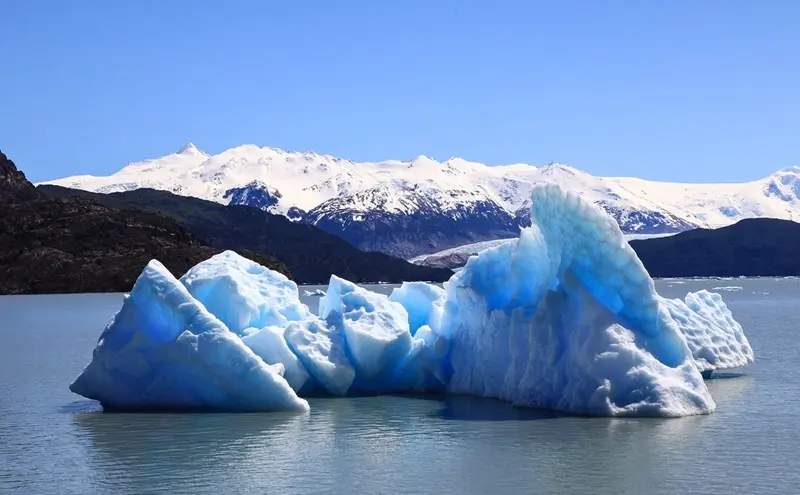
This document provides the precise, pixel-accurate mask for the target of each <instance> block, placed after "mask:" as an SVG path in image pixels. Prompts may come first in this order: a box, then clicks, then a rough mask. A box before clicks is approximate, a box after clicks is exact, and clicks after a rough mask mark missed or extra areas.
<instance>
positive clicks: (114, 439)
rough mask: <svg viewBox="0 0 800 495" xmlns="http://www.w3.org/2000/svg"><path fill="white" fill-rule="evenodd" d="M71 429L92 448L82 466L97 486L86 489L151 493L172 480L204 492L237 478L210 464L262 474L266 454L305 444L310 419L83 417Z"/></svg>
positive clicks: (255, 416) (284, 415)
mask: <svg viewBox="0 0 800 495" xmlns="http://www.w3.org/2000/svg"><path fill="white" fill-rule="evenodd" d="M73 424H74V428H75V429H76V434H77V435H78V436H79V437H80V438H86V439H88V441H89V442H90V443H91V448H88V449H86V454H85V456H84V461H83V462H85V463H86V466H87V467H88V468H89V469H90V471H91V472H93V473H95V478H96V480H93V481H94V482H95V483H96V484H97V486H96V487H86V490H87V492H92V493H108V492H114V491H116V490H118V489H119V487H113V486H109V485H108V482H109V481H110V480H113V481H114V483H118V484H119V486H120V487H125V489H126V490H130V489H131V487H136V489H135V490H134V491H135V492H137V493H153V492H154V491H158V490H159V489H161V488H160V487H163V486H164V485H163V484H164V483H165V480H170V481H172V482H173V483H167V484H174V483H175V482H179V483H180V486H181V487H182V488H183V489H184V490H186V491H189V492H195V493H200V492H203V491H204V489H207V487H208V486H220V485H222V484H223V482H224V481H225V480H224V479H223V480H218V481H217V482H213V483H212V482H210V480H209V478H214V477H223V478H224V477H227V476H234V477H235V476H236V472H235V471H236V470H235V469H209V462H211V463H212V464H214V463H216V464H217V465H219V463H221V462H223V463H224V464H225V465H227V466H239V467H240V468H242V469H251V470H252V471H253V472H256V471H258V470H259V469H258V464H259V463H261V465H262V466H263V463H264V461H265V460H264V456H270V455H271V453H274V452H276V451H280V450H281V449H285V448H286V446H287V445H293V444H297V443H300V441H301V440H300V438H301V436H302V435H303V434H304V433H303V432H304V431H305V429H306V426H307V424H308V418H307V416H304V415H296V414H288V413H275V414H270V415H264V414H229V413H221V414H170V413H158V414H127V413H114V414H102V413H84V414H76V415H74V416H73ZM269 460H270V461H272V462H275V460H274V459H269ZM271 475H274V473H272V474H271ZM176 477H177V478H179V479H175V478H176ZM239 481H241V480H239Z"/></svg>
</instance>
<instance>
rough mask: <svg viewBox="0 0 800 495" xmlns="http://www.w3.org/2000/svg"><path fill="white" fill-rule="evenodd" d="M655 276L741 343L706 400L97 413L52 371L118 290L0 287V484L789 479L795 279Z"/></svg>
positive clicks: (639, 483)
mask: <svg viewBox="0 0 800 495" xmlns="http://www.w3.org/2000/svg"><path fill="white" fill-rule="evenodd" d="M656 285H657V287H658V290H659V292H660V293H661V294H662V295H666V296H669V297H679V296H683V295H684V294H685V293H686V292H687V291H694V290H698V289H701V288H708V289H712V288H718V287H724V289H717V290H719V291H720V292H721V294H723V297H724V298H725V300H726V302H727V303H728V305H729V307H730V308H731V309H732V311H733V313H734V316H735V317H736V318H737V320H739V321H740V322H741V323H742V324H743V325H744V327H745V331H746V333H747V335H748V337H749V339H750V342H751V344H752V345H753V347H754V349H755V352H756V363H754V364H753V365H751V366H750V367H748V368H747V369H746V370H744V372H743V374H733V373H731V374H728V375H726V376H724V377H722V378H717V379H712V380H710V381H708V384H709V388H710V389H711V393H712V395H713V396H714V399H715V400H716V402H717V406H718V407H717V412H716V413H714V414H712V415H709V416H702V417H690V418H682V419H672V420H661V419H607V418H580V417H570V416H564V415H560V414H553V413H547V412H541V411H532V410H518V409H514V408H512V407H510V406H508V405H506V404H503V403H499V402H495V401H487V400H478V399H468V398H431V397H429V398H415V397H372V398H353V399H317V400H311V401H310V403H311V413H310V414H308V415H293V414H274V413H273V414H123V413H103V412H102V411H101V410H100V408H99V407H98V405H97V404H96V403H94V402H92V401H88V400H85V399H83V398H81V397H79V396H76V395H74V394H72V393H70V392H69V390H68V388H67V386H68V384H69V382H70V381H72V379H73V378H75V377H76V376H77V375H78V373H79V372H80V370H81V369H82V368H83V366H84V365H85V364H86V363H87V362H88V361H89V359H90V357H91V352H92V349H93V348H94V345H95V342H96V340H97V337H98V336H99V334H100V331H101V330H102V328H103V327H104V326H105V323H106V322H107V320H108V319H109V317H110V316H111V315H112V314H113V313H114V312H115V311H116V310H117V309H118V307H119V305H120V302H121V295H119V294H103V295H68V296H9V297H0V492H13V493H36V494H48V493H58V494H66V493H136V494H141V493H206V492H215V493H292V494H294V493H297V494H301V493H302V494H308V493H369V494H373V493H436V494H449V493H458V494H469V493H475V494H499V493H592V494H595V493H613V494H618V493H701V492H702V493H780V494H785V493H798V492H800V371H798V366H797V363H798V361H800V345H798V335H797V334H798V328H800V281H799V280H796V279H779V280H770V279H748V280H699V281H695V280H687V281H680V280H678V281H675V280H662V281H658V282H657V284H656ZM732 286H736V287H739V288H740V289H733V288H731V287H732ZM315 288H316V287H304V288H301V294H302V293H303V290H314V289H315ZM381 290H382V291H384V292H386V291H388V288H387V287H382V288H381ZM304 299H306V301H307V302H308V303H309V304H310V305H312V306H313V307H314V308H315V306H316V304H317V302H318V299H317V298H315V297H310V298H309V297H306V298H304Z"/></svg>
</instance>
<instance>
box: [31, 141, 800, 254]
mask: <svg viewBox="0 0 800 495" xmlns="http://www.w3.org/2000/svg"><path fill="white" fill-rule="evenodd" d="M542 182H546V183H557V184H560V185H562V186H564V187H566V188H569V189H572V190H577V191H579V192H580V193H581V194H583V195H584V196H586V197H588V198H590V199H591V200H592V201H594V202H595V203H597V204H598V205H600V206H601V207H602V208H604V209H605V210H606V211H607V212H609V213H610V214H611V215H612V216H613V217H614V218H615V219H616V220H617V222H618V223H619V224H620V226H621V227H622V229H623V231H625V232H628V233H669V232H678V231H681V230H685V229H687V228H693V227H719V226H723V225H728V224H731V223H733V222H735V221H737V220H740V219H742V218H752V217H773V218H783V219H788V220H798V221H800V201H799V200H798V197H799V196H800V167H792V168H788V169H784V170H780V171H778V172H776V173H774V174H772V175H770V176H769V177H766V178H764V179H761V180H757V181H754V182H747V183H738V184H736V183H723V184H679V183H665V182H651V181H646V180H642V179H635V178H618V177H614V178H612V177H595V176H592V175H589V174H587V173H584V172H581V171H580V170H577V169H575V168H572V167H568V166H566V165H562V164H557V163H555V164H550V165H547V166H542V167H536V166H531V165H525V164H513V165H500V166H486V165H484V164H481V163H475V162H469V161H466V160H463V159H460V158H452V159H450V160H447V161H445V162H442V163H440V162H437V161H436V160H434V159H432V158H429V157H426V156H418V157H416V158H414V159H413V160H410V161H396V160H388V161H381V162H361V163H357V162H354V161H352V160H345V159H341V158H336V157H333V156H330V155H318V154H316V153H312V152H287V151H283V150H280V149H276V148H268V147H258V146H254V145H245V146H239V147H235V148H231V149H229V150H226V151H224V152H222V153H219V154H216V155H208V154H206V153H204V152H202V151H200V150H198V149H197V148H196V147H195V146H194V145H192V144H191V143H190V144H188V145H186V146H184V147H182V148H180V149H179V150H178V151H177V152H176V153H173V154H170V155H167V156H164V157H161V158H156V159H152V160H146V161H143V162H137V163H131V164H129V165H127V166H126V167H124V168H122V169H121V170H120V171H119V172H117V173H115V174H112V175H110V176H107V177H95V176H87V175H84V176H74V177H67V178H64V179H59V180H54V181H48V182H46V183H48V184H57V185H61V186H65V187H72V188H78V189H85V190H89V191H96V192H103V193H111V192H117V191H126V190H131V189H136V188H142V187H149V188H154V189H161V190H167V191H171V192H173V193H175V194H181V195H186V196H195V197H198V198H202V199H207V200H211V201H216V202H219V203H223V204H237V205H248V206H253V207H257V208H261V209H264V210H266V211H269V212H272V213H277V214H281V215H286V216H287V217H289V218H291V219H292V220H294V221H298V222H305V223H309V224H313V225H316V226H318V227H320V228H322V229H323V230H326V231H328V232H331V233H334V234H337V235H339V236H341V237H343V238H345V239H347V240H348V241H349V242H351V243H352V244H354V245H356V246H358V247H360V248H362V249H366V250H380V251H384V252H387V253H390V254H394V255H397V256H401V257H404V258H411V257H413V256H417V255H420V254H426V253H432V252H436V251H441V250H443V249H446V248H449V247H453V246H458V245H462V244H466V243H470V242H479V241H484V240H492V239H498V238H503V237H511V236H514V235H516V234H517V232H518V229H519V226H520V225H526V224H527V223H529V222H530V214H529V211H530V202H529V201H530V200H529V198H530V192H531V189H532V187H533V185H534V184H537V183H542Z"/></svg>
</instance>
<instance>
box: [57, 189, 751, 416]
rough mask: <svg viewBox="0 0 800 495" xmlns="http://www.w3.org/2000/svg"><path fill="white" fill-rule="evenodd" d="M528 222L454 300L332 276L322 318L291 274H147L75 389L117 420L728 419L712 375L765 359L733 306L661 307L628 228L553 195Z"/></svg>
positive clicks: (224, 267)
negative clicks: (411, 397)
mask: <svg viewBox="0 0 800 495" xmlns="http://www.w3.org/2000/svg"><path fill="white" fill-rule="evenodd" d="M532 204H533V207H532V213H531V218H532V226H531V227H530V228H527V229H524V230H523V232H522V234H521V236H520V237H519V238H518V239H516V240H514V241H512V242H509V243H505V244H502V245H500V246H497V247H495V248H492V249H488V250H486V251H483V252H482V253H481V254H480V255H478V256H475V257H473V258H471V259H470V260H469V262H468V263H467V265H466V267H465V268H464V269H463V270H462V271H460V272H459V273H457V274H455V275H454V276H453V277H452V278H451V280H450V281H449V282H447V283H446V284H445V286H444V289H442V288H440V287H437V286H434V285H429V284H425V283H421V282H412V283H405V284H403V285H402V287H400V288H398V289H395V290H394V291H393V292H392V294H391V295H390V296H388V297H387V296H384V295H380V294H376V293H373V292H371V291H368V290H366V289H364V288H362V287H359V286H357V285H355V284H353V283H350V282H348V281H346V280H343V279H341V278H338V277H336V276H333V277H332V278H331V281H330V285H329V287H328V290H327V292H326V294H325V295H324V296H322V297H321V299H320V308H319V314H318V315H314V314H311V313H310V311H309V310H308V308H307V307H306V306H305V305H304V304H302V303H301V302H300V300H299V298H298V291H297V286H296V285H295V284H294V283H293V282H292V281H290V280H288V279H287V278H286V277H284V276H283V275H281V274H278V273H276V272H272V271H270V270H268V269H266V268H264V267H262V266H260V265H258V264H257V263H255V262H252V261H250V260H247V259H245V258H242V257H241V256H239V255H237V254H236V253H234V252H231V251H227V252H224V253H222V254H219V255H217V256H214V257H212V258H210V259H209V260H206V261H204V262H202V263H200V264H198V265H196V266H195V267H193V268H192V269H190V270H189V271H188V272H187V273H186V274H185V275H184V276H183V277H181V279H180V280H177V279H175V278H174V277H173V276H172V275H171V274H170V273H169V272H168V271H167V270H166V269H165V268H164V267H163V266H162V265H161V264H160V263H159V262H158V261H155V260H154V261H152V262H150V264H148V266H147V267H146V268H145V269H144V271H143V272H142V275H141V276H140V277H139V279H138V280H137V282H136V284H135V286H134V288H133V290H132V291H131V294H130V295H129V296H127V297H126V298H125V300H124V302H123V305H122V309H121V310H120V312H119V313H118V314H117V315H116V316H115V317H114V318H113V319H112V321H111V322H110V323H109V325H108V327H107V328H106V329H105V331H104V332H103V334H102V335H101V337H100V340H99V342H98V344H97V347H96V348H95V350H94V354H93V358H92V360H91V362H90V363H89V364H88V365H87V366H86V368H85V369H84V370H83V372H82V373H81V374H80V376H78V378H77V379H76V380H75V381H74V382H73V383H72V384H71V385H70V389H71V390H72V391H73V392H75V393H78V394H80V395H83V396H85V397H88V398H92V399H96V400H99V401H100V402H101V403H103V405H104V406H106V407H112V408H126V409H130V408H168V409H175V408H178V409H184V408H200V409H204V408H212V409H225V410H238V411H246V410H256V411H277V410H296V411H306V410H308V407H309V406H308V403H307V402H306V401H305V400H304V399H303V398H301V397H305V396H309V395H314V394H320V393H325V394H331V395H337V396H343V395H349V394H360V393H394V392H449V393H460V394H470V395H475V396H480V397H492V398H498V399H502V400H505V401H508V402H511V403H513V404H515V405H518V406H527V407H541V408H549V409H554V410H558V411H565V412H570V413H579V414H590V415H601V416H662V417H678V416H686V415H693V414H707V413H711V412H713V411H714V409H715V407H716V406H715V403H714V400H713V399H712V397H711V395H710V394H709V391H708V388H707V387H706V385H705V383H704V381H703V377H702V375H701V373H703V372H707V371H709V370H714V369H724V368H730V367H738V366H743V365H745V364H747V363H749V362H752V360H753V358H754V356H753V351H752V349H751V347H750V345H749V343H748V341H747V338H746V337H745V335H744V333H743V331H742V328H741V326H740V325H739V324H738V323H737V322H736V321H735V320H734V319H733V317H732V315H731V313H730V311H729V310H728V309H727V307H726V306H725V304H724V302H723V301H722V298H721V297H720V296H719V295H716V294H711V293H708V292H705V291H700V292H698V293H694V294H689V295H688V296H687V297H686V300H685V301H680V300H667V299H664V298H661V297H660V296H659V295H658V294H656V292H655V289H654V286H653V281H652V279H651V278H650V277H649V276H648V274H647V272H646V271H645V269H644V267H643V266H642V264H641V262H640V261H639V259H638V258H637V257H636V255H635V253H634V252H633V250H632V249H631V248H630V246H629V245H628V243H627V242H626V241H625V239H624V237H623V235H622V233H621V231H620V230H619V227H618V226H617V224H616V222H615V221H614V219H612V218H611V217H609V216H608V215H607V214H605V213H604V212H603V211H602V210H600V209H599V208H598V207H596V206H594V205H592V204H591V203H590V202H588V201H586V200H584V199H582V198H581V197H580V196H579V195H575V194H572V193H566V192H564V191H563V190H562V189H561V188H560V187H557V186H538V187H536V188H534V190H533V193H532Z"/></svg>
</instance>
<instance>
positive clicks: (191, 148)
mask: <svg viewBox="0 0 800 495" xmlns="http://www.w3.org/2000/svg"><path fill="white" fill-rule="evenodd" d="M175 154H176V155H200V154H203V152H202V151H200V150H198V149H197V146H195V145H194V143H192V142H191V141H190V142H188V143H186V144H184V145H183V146H181V147H180V148H178V151H176V152H175Z"/></svg>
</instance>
